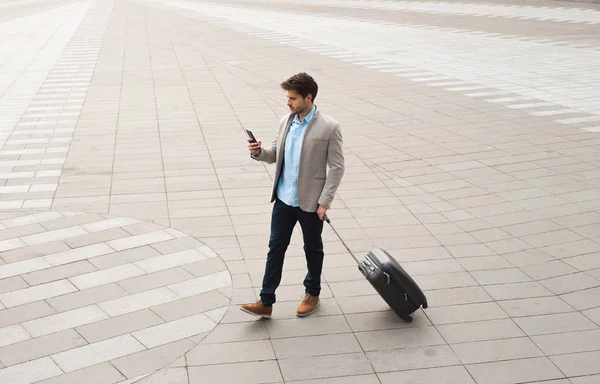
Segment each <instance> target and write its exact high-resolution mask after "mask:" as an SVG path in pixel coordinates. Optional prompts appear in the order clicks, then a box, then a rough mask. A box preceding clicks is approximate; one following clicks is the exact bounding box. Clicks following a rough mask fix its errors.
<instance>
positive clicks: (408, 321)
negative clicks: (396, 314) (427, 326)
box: [402, 316, 413, 323]
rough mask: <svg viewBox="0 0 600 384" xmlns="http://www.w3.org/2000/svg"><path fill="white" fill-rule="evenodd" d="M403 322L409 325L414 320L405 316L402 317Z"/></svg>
mask: <svg viewBox="0 0 600 384" xmlns="http://www.w3.org/2000/svg"><path fill="white" fill-rule="evenodd" d="M402 320H404V321H406V322H407V323H410V322H411V321H412V320H413V318H412V316H404V317H402Z"/></svg>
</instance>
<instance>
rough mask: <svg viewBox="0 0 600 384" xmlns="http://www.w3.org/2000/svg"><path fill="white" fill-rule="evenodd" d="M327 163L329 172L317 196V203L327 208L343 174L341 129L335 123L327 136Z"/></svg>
mask: <svg viewBox="0 0 600 384" xmlns="http://www.w3.org/2000/svg"><path fill="white" fill-rule="evenodd" d="M327 164H328V165H329V172H328V173H327V179H326V180H325V186H324V187H323V192H322V193H321V196H320V197H319V205H322V206H324V207H325V208H327V209H329V207H330V206H331V202H332V201H333V198H334V196H335V192H336V191H337V189H338V187H339V186H340V183H341V181H342V176H344V171H345V166H344V142H343V140H342V131H341V130H340V126H339V124H336V125H335V126H334V127H333V130H332V131H331V134H330V136H329V146H328V148H327Z"/></svg>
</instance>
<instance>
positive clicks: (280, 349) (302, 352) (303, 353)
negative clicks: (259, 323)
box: [272, 333, 362, 359]
mask: <svg viewBox="0 0 600 384" xmlns="http://www.w3.org/2000/svg"><path fill="white" fill-rule="evenodd" d="M272 344H273V350H274V351H275V355H276V356H277V358H278V359H289V358H296V357H311V356H321V355H338V354H347V353H360V352H361V351H362V349H361V346H360V344H359V343H358V342H357V340H356V338H355V336H354V335H353V334H352V333H342V334H334V335H322V336H307V337H296V338H287V339H274V340H272ZM316 345H319V346H320V347H319V348H315V346H316Z"/></svg>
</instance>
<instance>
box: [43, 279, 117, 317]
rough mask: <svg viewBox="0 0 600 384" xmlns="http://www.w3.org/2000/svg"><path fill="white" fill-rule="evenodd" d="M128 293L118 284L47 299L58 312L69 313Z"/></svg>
mask: <svg viewBox="0 0 600 384" xmlns="http://www.w3.org/2000/svg"><path fill="white" fill-rule="evenodd" d="M126 295H127V292H126V291H125V290H124V289H123V288H121V287H119V286H118V285H117V284H106V285H101V286H99V287H94V288H89V289H84V290H82V291H77V292H73V293H69V294H66V295H62V296H57V297H53V298H50V299H47V302H48V304H50V305H51V306H52V307H53V308H55V309H56V310H57V311H61V312H62V311H68V310H71V309H75V308H81V307H85V306H87V305H91V304H97V303H101V302H104V301H107V300H114V299H117V298H119V297H123V296H126Z"/></svg>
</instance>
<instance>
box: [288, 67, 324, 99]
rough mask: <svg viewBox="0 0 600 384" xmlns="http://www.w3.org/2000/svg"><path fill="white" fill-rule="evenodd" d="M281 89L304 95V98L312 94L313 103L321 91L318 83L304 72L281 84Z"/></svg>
mask: <svg viewBox="0 0 600 384" xmlns="http://www.w3.org/2000/svg"><path fill="white" fill-rule="evenodd" d="M281 88H283V90H285V91H294V92H296V93H298V94H300V95H302V97H303V98H305V97H306V96H308V95H309V94H311V95H312V102H313V103H314V101H315V99H316V97H317V92H318V91H319V86H318V85H317V82H316V81H315V80H314V79H313V78H312V77H311V76H309V75H307V74H306V73H304V72H301V73H298V74H297V75H294V76H292V77H290V78H289V79H287V80H286V81H284V82H283V83H281Z"/></svg>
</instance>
